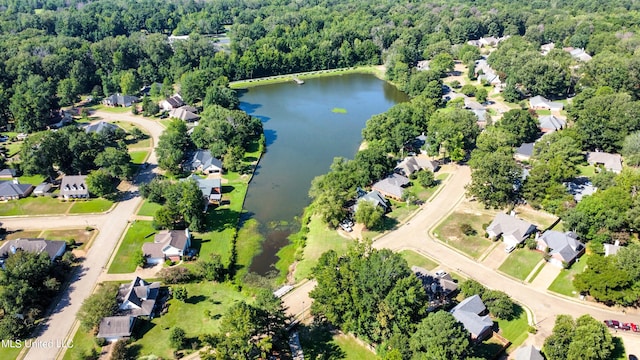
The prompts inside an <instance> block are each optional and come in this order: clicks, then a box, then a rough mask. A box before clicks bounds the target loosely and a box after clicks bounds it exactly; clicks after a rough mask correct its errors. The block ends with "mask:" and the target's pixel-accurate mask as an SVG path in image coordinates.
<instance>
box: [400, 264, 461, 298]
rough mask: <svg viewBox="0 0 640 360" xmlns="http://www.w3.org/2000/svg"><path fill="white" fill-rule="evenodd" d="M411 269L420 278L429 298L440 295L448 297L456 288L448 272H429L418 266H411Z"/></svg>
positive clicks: (456, 285)
mask: <svg viewBox="0 0 640 360" xmlns="http://www.w3.org/2000/svg"><path fill="white" fill-rule="evenodd" d="M411 271H413V273H414V274H415V275H416V276H417V277H418V279H420V281H421V282H422V286H423V287H424V289H425V290H426V292H427V295H428V296H429V298H430V299H434V298H438V297H440V296H445V297H449V296H451V295H453V294H454V293H455V292H456V291H457V290H458V284H457V283H456V282H455V281H454V280H453V278H452V277H451V275H449V273H445V272H438V273H435V274H434V273H431V272H429V271H428V270H427V269H424V268H421V267H419V266H412V267H411Z"/></svg>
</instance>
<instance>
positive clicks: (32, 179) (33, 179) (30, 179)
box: [18, 175, 44, 186]
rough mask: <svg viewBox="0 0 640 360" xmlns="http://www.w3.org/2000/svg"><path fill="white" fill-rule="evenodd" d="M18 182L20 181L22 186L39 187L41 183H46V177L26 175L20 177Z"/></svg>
mask: <svg viewBox="0 0 640 360" xmlns="http://www.w3.org/2000/svg"><path fill="white" fill-rule="evenodd" d="M18 180H19V181H20V184H31V185H33V186H37V185H39V184H40V183H42V182H43V181H44V176H42V175H32V176H26V175H22V176H20V177H18Z"/></svg>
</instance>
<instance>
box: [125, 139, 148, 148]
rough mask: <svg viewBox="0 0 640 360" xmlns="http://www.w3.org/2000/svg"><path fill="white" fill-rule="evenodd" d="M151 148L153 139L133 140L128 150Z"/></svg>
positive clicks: (128, 145) (128, 144)
mask: <svg viewBox="0 0 640 360" xmlns="http://www.w3.org/2000/svg"><path fill="white" fill-rule="evenodd" d="M150 147H151V138H146V139H140V140H133V142H131V143H127V148H128V149H130V150H133V149H148V148H150Z"/></svg>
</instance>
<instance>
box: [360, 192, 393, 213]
mask: <svg viewBox="0 0 640 360" xmlns="http://www.w3.org/2000/svg"><path fill="white" fill-rule="evenodd" d="M362 201H369V202H370V203H372V204H373V206H374V207H378V206H382V207H383V208H384V209H385V210H386V209H387V208H388V207H389V204H387V200H386V199H385V198H384V196H382V194H380V192H379V191H377V190H371V191H369V192H365V191H364V190H362V189H360V188H358V200H357V201H356V205H355V206H354V209H353V210H354V211H357V210H358V204H359V203H360V202H362Z"/></svg>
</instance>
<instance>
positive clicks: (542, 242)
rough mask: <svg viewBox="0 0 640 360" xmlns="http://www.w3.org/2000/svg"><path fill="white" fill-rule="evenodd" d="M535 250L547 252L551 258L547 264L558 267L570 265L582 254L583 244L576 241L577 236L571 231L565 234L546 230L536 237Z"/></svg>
mask: <svg viewBox="0 0 640 360" xmlns="http://www.w3.org/2000/svg"><path fill="white" fill-rule="evenodd" d="M537 241H538V244H537V249H538V250H540V251H548V252H549V255H550V256H551V258H550V259H549V263H550V264H553V265H555V266H558V267H564V266H565V265H571V264H572V263H573V262H574V261H575V260H576V259H577V258H578V257H579V256H580V255H582V254H583V253H584V244H582V243H581V242H580V241H579V240H578V235H577V234H576V233H574V232H572V231H567V232H565V233H562V232H559V231H555V230H548V231H545V232H544V234H542V236H540V237H538V240H537Z"/></svg>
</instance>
